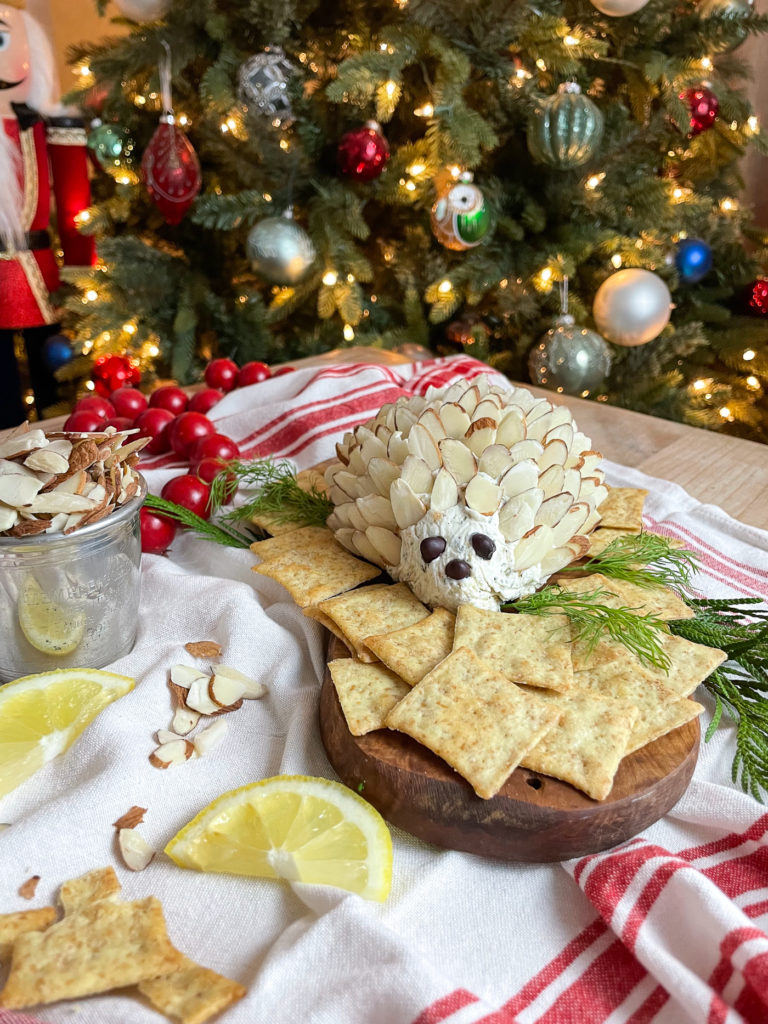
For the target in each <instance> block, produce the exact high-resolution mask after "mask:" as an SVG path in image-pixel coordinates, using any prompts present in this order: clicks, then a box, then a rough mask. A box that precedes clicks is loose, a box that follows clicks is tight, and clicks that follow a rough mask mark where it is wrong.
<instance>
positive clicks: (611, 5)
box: [590, 0, 648, 18]
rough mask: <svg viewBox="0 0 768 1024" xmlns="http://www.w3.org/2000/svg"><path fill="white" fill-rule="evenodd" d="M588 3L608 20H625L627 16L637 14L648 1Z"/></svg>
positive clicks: (598, 0)
mask: <svg viewBox="0 0 768 1024" xmlns="http://www.w3.org/2000/svg"><path fill="white" fill-rule="evenodd" d="M590 3H591V4H592V6H593V7H596V8H597V9H598V11H600V13H601V14H607V15H608V17H609V18H626V16H627V15H628V14H637V12H638V11H639V10H641V9H642V8H643V7H645V5H646V4H647V3H648V0H590Z"/></svg>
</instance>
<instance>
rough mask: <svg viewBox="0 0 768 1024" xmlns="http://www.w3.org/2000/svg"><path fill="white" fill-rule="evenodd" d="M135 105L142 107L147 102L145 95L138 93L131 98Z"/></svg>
mask: <svg viewBox="0 0 768 1024" xmlns="http://www.w3.org/2000/svg"><path fill="white" fill-rule="evenodd" d="M133 102H134V103H135V105H136V106H137V107H143V106H144V105H145V104H146V102H147V97H146V96H143V95H142V94H141V93H139V94H138V95H137V96H136V97H135V98H134V100H133Z"/></svg>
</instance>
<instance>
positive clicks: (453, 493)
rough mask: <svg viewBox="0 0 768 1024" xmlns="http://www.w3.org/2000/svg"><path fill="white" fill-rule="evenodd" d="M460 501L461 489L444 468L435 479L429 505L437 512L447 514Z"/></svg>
mask: <svg viewBox="0 0 768 1024" xmlns="http://www.w3.org/2000/svg"><path fill="white" fill-rule="evenodd" d="M458 500H459V487H458V484H457V483H456V481H455V480H454V479H453V477H452V476H451V474H450V473H449V472H448V470H447V469H446V468H445V467H443V468H442V469H441V470H440V472H439V473H438V474H437V476H436V477H435V483H434V486H433V487H432V494H431V495H430V499H429V505H430V508H432V509H434V511H435V512H447V511H448V509H449V508H453V506H454V505H455V504H456V503H457V502H458Z"/></svg>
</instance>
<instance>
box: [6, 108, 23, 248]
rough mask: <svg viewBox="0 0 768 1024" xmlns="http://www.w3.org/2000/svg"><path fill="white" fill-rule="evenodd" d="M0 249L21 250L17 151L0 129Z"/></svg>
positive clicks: (21, 233) (20, 202)
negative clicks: (1, 184)
mask: <svg viewBox="0 0 768 1024" xmlns="http://www.w3.org/2000/svg"><path fill="white" fill-rule="evenodd" d="M0 181H2V182H3V187H2V188H0V249H11V248H16V249H18V248H23V245H24V242H23V239H24V229H23V228H22V225H21V205H22V199H23V196H22V191H21V187H20V184H19V151H18V149H17V148H16V146H15V144H14V143H13V142H11V140H10V139H9V138H8V136H7V135H6V133H5V131H4V130H3V129H2V128H1V127H0Z"/></svg>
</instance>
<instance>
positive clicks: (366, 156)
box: [338, 121, 389, 181]
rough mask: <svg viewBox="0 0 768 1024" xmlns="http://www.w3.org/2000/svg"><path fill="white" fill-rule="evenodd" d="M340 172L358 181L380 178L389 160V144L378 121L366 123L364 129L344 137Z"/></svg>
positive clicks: (341, 148)
mask: <svg viewBox="0 0 768 1024" xmlns="http://www.w3.org/2000/svg"><path fill="white" fill-rule="evenodd" d="M338 155H339V170H340V171H341V173H342V174H346V175H347V177H350V178H357V180H358V181H373V180H374V178H378V176H379V175H380V174H381V172H382V171H383V170H384V168H385V167H386V166H387V161H388V160H389V143H388V142H387V140H386V139H385V138H384V136H383V135H382V134H381V125H380V124H379V123H378V121H366V122H365V124H364V125H363V126H362V128H356V129H355V130H354V131H352V132H347V134H346V135H343V136H342V138H341V142H340V143H339V151H338Z"/></svg>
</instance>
